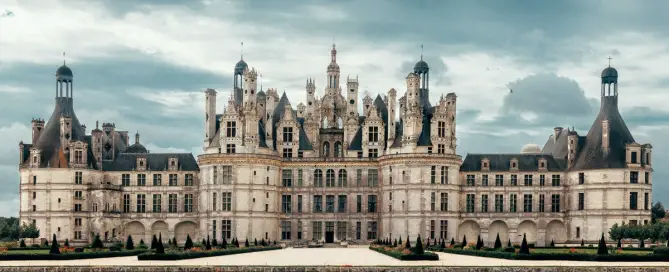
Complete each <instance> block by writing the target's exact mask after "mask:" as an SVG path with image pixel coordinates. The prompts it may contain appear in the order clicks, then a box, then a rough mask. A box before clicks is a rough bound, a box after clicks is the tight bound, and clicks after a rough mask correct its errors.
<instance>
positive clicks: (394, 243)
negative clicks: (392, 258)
mask: <svg viewBox="0 0 669 272" xmlns="http://www.w3.org/2000/svg"><path fill="white" fill-rule="evenodd" d="M393 247H397V238H395V242H393Z"/></svg>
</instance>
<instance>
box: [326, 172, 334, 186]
mask: <svg viewBox="0 0 669 272" xmlns="http://www.w3.org/2000/svg"><path fill="white" fill-rule="evenodd" d="M325 187H335V172H334V170H332V169H328V170H327V171H326V172H325Z"/></svg>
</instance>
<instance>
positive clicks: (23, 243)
mask: <svg viewBox="0 0 669 272" xmlns="http://www.w3.org/2000/svg"><path fill="white" fill-rule="evenodd" d="M19 247H26V240H24V239H21V243H20V244H19Z"/></svg>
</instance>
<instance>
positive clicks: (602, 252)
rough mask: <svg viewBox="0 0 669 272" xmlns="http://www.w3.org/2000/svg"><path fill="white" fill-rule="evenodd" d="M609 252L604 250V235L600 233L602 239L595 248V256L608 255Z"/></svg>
mask: <svg viewBox="0 0 669 272" xmlns="http://www.w3.org/2000/svg"><path fill="white" fill-rule="evenodd" d="M608 254H609V250H608V248H606V241H604V234H603V233H602V238H601V239H599V245H598V246H597V255H608Z"/></svg>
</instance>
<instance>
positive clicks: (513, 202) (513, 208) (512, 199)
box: [509, 194, 518, 212]
mask: <svg viewBox="0 0 669 272" xmlns="http://www.w3.org/2000/svg"><path fill="white" fill-rule="evenodd" d="M517 207H518V196H517V195H516V194H511V195H510V196H509V212H517V211H518V209H517Z"/></svg>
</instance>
